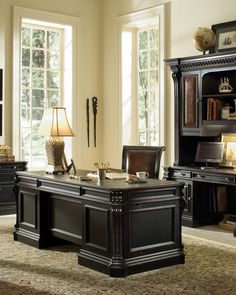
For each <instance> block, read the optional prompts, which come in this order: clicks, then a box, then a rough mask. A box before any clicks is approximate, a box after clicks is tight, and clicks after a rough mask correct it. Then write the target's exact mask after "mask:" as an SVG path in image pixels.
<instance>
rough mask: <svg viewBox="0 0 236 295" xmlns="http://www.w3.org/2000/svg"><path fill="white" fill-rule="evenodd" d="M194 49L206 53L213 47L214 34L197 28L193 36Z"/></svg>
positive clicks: (209, 30) (205, 29)
mask: <svg viewBox="0 0 236 295" xmlns="http://www.w3.org/2000/svg"><path fill="white" fill-rule="evenodd" d="M193 39H194V43H195V47H196V48H197V49H198V50H200V51H203V52H205V51H207V50H209V49H210V48H211V47H213V46H214V45H215V42H216V36H215V33H214V32H213V31H212V30H211V29H208V28H204V27H203V28H202V27H200V28H198V29H197V31H196V32H195V33H194V35H193Z"/></svg>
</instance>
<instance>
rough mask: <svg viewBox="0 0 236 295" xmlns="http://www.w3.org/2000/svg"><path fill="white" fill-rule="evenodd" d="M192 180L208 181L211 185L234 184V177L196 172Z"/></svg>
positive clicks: (235, 178) (235, 179)
mask: <svg viewBox="0 0 236 295" xmlns="http://www.w3.org/2000/svg"><path fill="white" fill-rule="evenodd" d="M192 177H193V179H195V180H196V179H198V180H201V181H209V182H212V183H223V184H235V183H236V177H234V176H231V175H228V176H227V175H208V174H205V173H201V172H197V173H195V172H194V173H193V174H192Z"/></svg>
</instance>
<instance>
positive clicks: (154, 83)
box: [150, 71, 158, 87]
mask: <svg viewBox="0 0 236 295" xmlns="http://www.w3.org/2000/svg"><path fill="white" fill-rule="evenodd" d="M157 83H158V71H150V87H156V86H157Z"/></svg>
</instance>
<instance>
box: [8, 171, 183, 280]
mask: <svg viewBox="0 0 236 295" xmlns="http://www.w3.org/2000/svg"><path fill="white" fill-rule="evenodd" d="M15 193H16V197H17V222H16V226H15V232H14V239H15V240H16V241H21V242H23V243H26V244H29V245H31V246H34V247H37V248H45V247H49V246H53V245H57V244H59V243H61V242H62V241H69V242H72V243H75V244H77V245H79V253H78V263H79V264H81V265H83V266H86V267H89V268H92V269H95V270H97V271H100V272H103V273H106V274H108V275H110V276H113V277H123V276H127V275H129V274H133V273H138V272H142V271H147V270H151V269H156V268H160V267H165V266H170V265H174V264H179V263H184V252H183V245H182V240H181V213H182V210H183V200H182V196H181V194H182V185H181V184H179V183H178V182H174V181H164V180H154V179H149V180H148V182H147V183H141V184H139V183H138V184H134V183H132V184H129V183H126V182H125V181H124V180H105V181H104V182H102V183H100V184H99V183H97V181H96V180H93V181H79V180H78V179H71V178H70V176H69V175H68V174H64V175H56V176H55V175H50V174H44V173H41V172H33V173H32V172H31V173H28V172H17V178H16V187H15ZM55 263H56V261H55Z"/></svg>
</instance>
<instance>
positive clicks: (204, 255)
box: [0, 224, 236, 295]
mask: <svg viewBox="0 0 236 295" xmlns="http://www.w3.org/2000/svg"><path fill="white" fill-rule="evenodd" d="M12 232H13V225H12V224H0V294H1V295H3V294H4V295H16V294H17V295H20V294H22V295H23V294H24V295H25V294H27V295H28V294H31V295H34V294H35V295H36V294H37V295H39V294H43V295H47V294H48V295H49V294H55V295H60V294H63V295H65V294H68V295H74V294H78V295H101V294H105V295H111V294H112V295H132V294H135V295H139V294H140V295H141V294H142V295H143V294H148V295H149V294H157V295H164V294H166V295H180V294H181V295H209V294H210V295H235V294H236V250H235V249H234V248H230V247H223V246H220V245H213V244H212V243H207V242H206V241H201V240H198V239H194V238H190V237H184V247H185V252H186V262H185V264H184V265H176V266H170V267H166V268H162V269H157V270H154V271H148V272H145V273H141V274H135V275H131V276H129V277H127V278H110V277H108V276H106V275H104V274H101V273H99V272H96V271H93V270H90V269H88V268H85V267H82V266H80V265H78V263H77V254H76V248H75V246H73V245H63V246H60V247H56V248H50V249H46V250H38V249H35V248H33V247H30V246H27V245H25V244H23V243H20V242H16V241H13V235H12Z"/></svg>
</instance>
